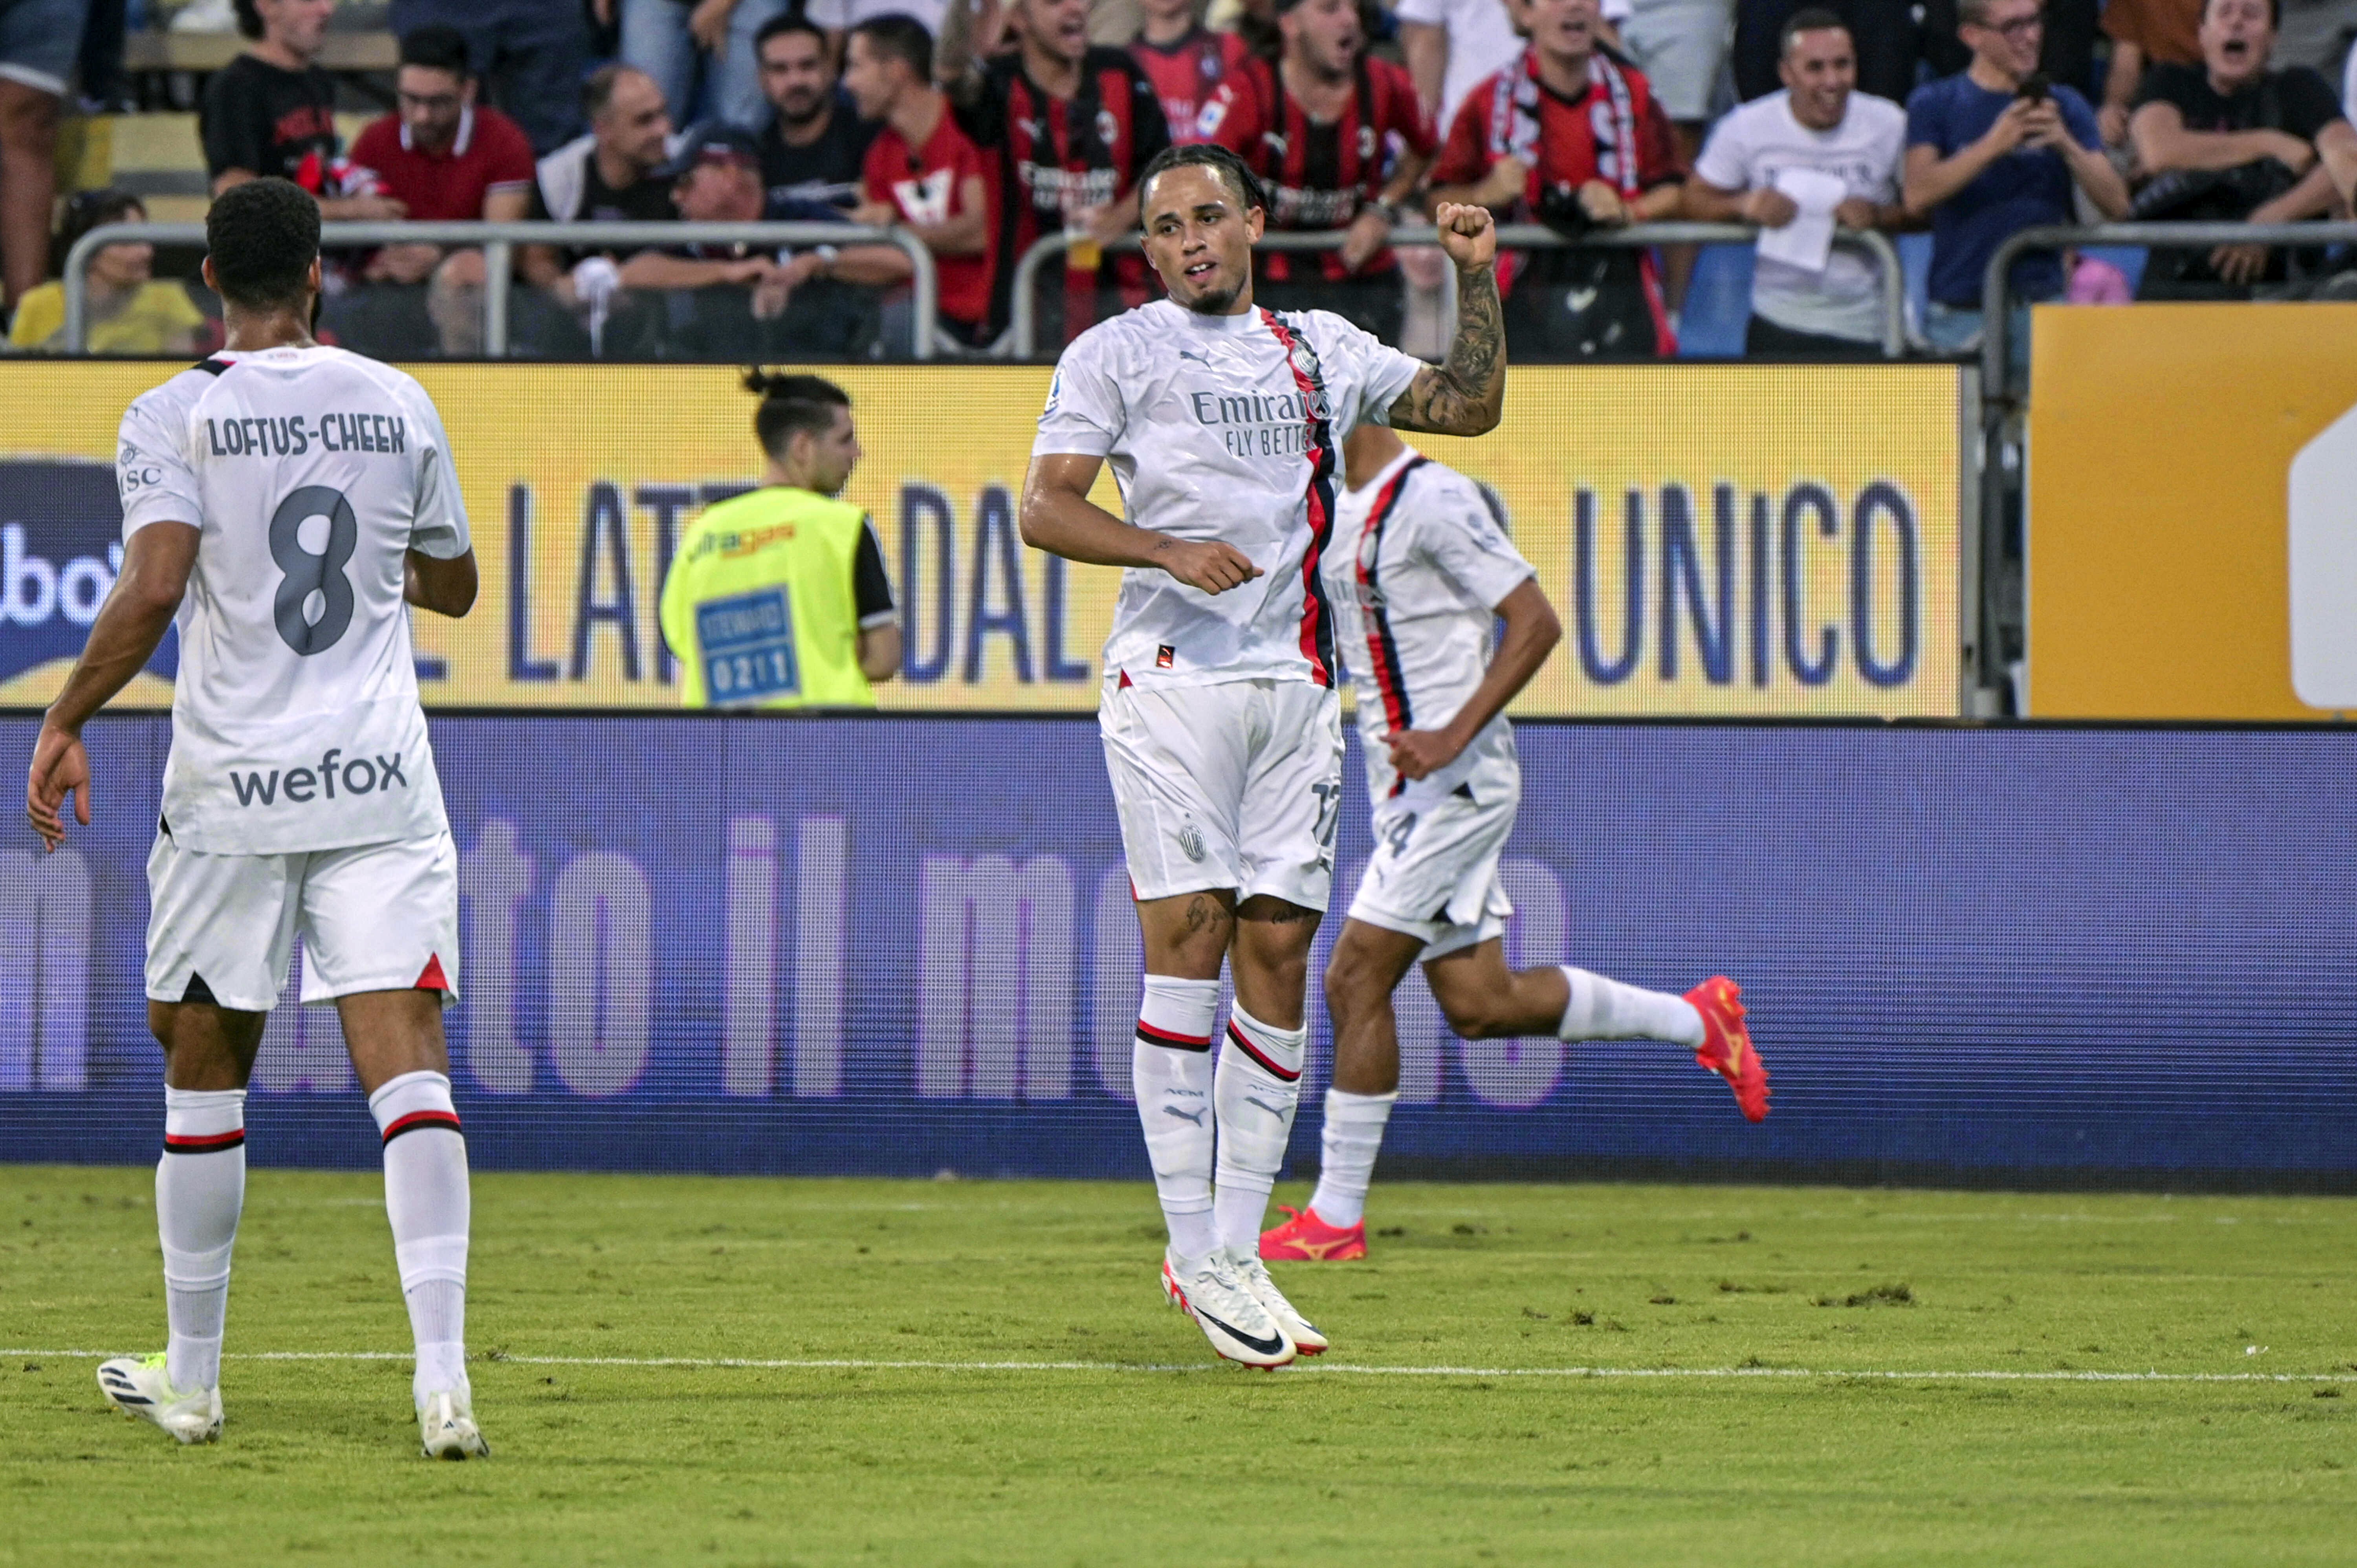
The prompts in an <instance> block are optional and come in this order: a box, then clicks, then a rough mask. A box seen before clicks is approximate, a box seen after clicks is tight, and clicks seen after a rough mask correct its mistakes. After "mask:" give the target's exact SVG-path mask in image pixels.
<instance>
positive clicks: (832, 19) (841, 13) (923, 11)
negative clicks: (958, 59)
mask: <svg viewBox="0 0 2357 1568" xmlns="http://www.w3.org/2000/svg"><path fill="white" fill-rule="evenodd" d="M949 8H950V5H949V0H810V4H809V5H807V6H805V7H804V8H803V11H802V15H804V16H808V17H809V18H810V19H811V20H812V21H813V22H816V23H817V24H818V25H819V26H820V27H825V28H829V29H830V30H832V31H834V32H844V31H845V30H847V29H849V28H852V27H857V26H858V25H859V24H860V23H862V22H864V21H866V20H867V18H868V17H870V16H892V15H895V14H897V15H899V16H914V17H915V18H917V20H919V21H920V22H922V23H923V24H925V30H926V31H927V32H929V33H931V34H932V35H933V37H935V38H940V37H941V36H942V13H943V12H945V11H947V10H948V9H949ZM977 8H978V7H977Z"/></svg>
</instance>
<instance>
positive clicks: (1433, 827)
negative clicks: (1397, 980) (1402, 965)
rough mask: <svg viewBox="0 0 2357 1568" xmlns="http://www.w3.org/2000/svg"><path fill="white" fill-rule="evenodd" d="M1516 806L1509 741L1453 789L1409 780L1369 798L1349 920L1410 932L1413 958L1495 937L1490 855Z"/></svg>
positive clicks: (1516, 770) (1518, 779)
mask: <svg viewBox="0 0 2357 1568" xmlns="http://www.w3.org/2000/svg"><path fill="white" fill-rule="evenodd" d="M1452 771H1453V770H1452ZM1522 804H1523V769H1522V766H1521V763H1520V762H1519V761H1518V760H1517V759H1516V757H1515V755H1514V752H1513V750H1512V745H1511V742H1510V743H1509V745H1508V746H1507V747H1506V748H1505V749H1504V751H1503V752H1502V754H1493V755H1491V756H1488V757H1482V758H1481V759H1480V762H1479V763H1478V764H1477V765H1476V766H1475V767H1474V768H1472V770H1471V771H1470V772H1469V773H1468V774H1466V775H1465V777H1464V779H1463V781H1462V782H1460V783H1458V785H1456V786H1455V788H1453V789H1445V790H1443V789H1432V788H1430V787H1429V785H1428V783H1427V784H1426V785H1423V786H1419V785H1417V784H1410V785H1409V786H1408V787H1407V789H1405V790H1404V791H1402V792H1401V793H1400V794H1398V795H1395V796H1393V797H1392V798H1391V799H1389V800H1378V801H1376V802H1375V809H1374V830H1375V853H1374V854H1373V856H1372V858H1371V859H1369V860H1368V862H1367V870H1366V875H1363V876H1361V878H1360V879H1359V890H1358V892H1357V893H1356V894H1355V895H1354V896H1353V897H1351V914H1350V918H1351V919H1353V920H1363V921H1365V922H1366V923H1367V924H1368V925H1371V926H1381V927H1382V928H1383V929H1385V930H1387V931H1397V932H1399V933H1400V934H1401V935H1402V936H1406V937H1414V938H1415V939H1416V940H1418V941H1421V942H1422V943H1424V952H1423V954H1422V955H1421V957H1419V959H1418V960H1417V961H1418V962H1420V963H1429V962H1431V961H1433V960H1434V959H1437V958H1445V957H1447V956H1448V954H1450V953H1453V952H1459V951H1462V950H1464V949H1466V948H1469V947H1474V946H1476V945H1478V944H1480V943H1482V942H1486V941H1489V940H1491V939H1493V938H1496V937H1501V936H1504V935H1505V934H1506V918H1507V917H1508V916H1510V915H1512V913H1513V912H1514V906H1513V904H1512V901H1511V900H1509V899H1508V898H1507V897H1506V886H1505V884H1504V883H1503V882H1502V881H1501V880H1500V879H1499V876H1498V857H1499V856H1500V855H1501V854H1504V853H1505V848H1506V840H1507V839H1508V838H1510V837H1512V834H1513V831H1514V817H1515V814H1516V813H1517V812H1518V811H1521V809H1522Z"/></svg>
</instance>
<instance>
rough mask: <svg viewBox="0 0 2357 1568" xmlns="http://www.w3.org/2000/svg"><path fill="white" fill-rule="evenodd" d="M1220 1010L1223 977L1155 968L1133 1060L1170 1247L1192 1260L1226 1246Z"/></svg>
mask: <svg viewBox="0 0 2357 1568" xmlns="http://www.w3.org/2000/svg"><path fill="white" fill-rule="evenodd" d="M1219 1015H1220V983H1219V982H1218V981H1216V980H1173V979H1171V978H1170V977H1169V976H1168V975H1161V974H1149V975H1147V976H1146V994H1145V997H1144V999H1143V1000H1141V1001H1140V1002H1139V1003H1138V1005H1137V1044H1136V1045H1135V1047H1133V1048H1132V1050H1131V1053H1130V1058H1129V1082H1130V1087H1131V1089H1132V1090H1134V1091H1135V1093H1136V1096H1137V1121H1138V1124H1139V1125H1140V1126H1141V1127H1143V1128H1145V1129H1146V1159H1147V1160H1148V1161H1150V1162H1151V1163H1152V1164H1153V1166H1154V1192H1155V1196H1156V1197H1159V1198H1160V1199H1161V1200H1162V1218H1163V1220H1164V1222H1165V1223H1166V1224H1168V1226H1169V1228H1170V1250H1171V1251H1172V1252H1174V1253H1176V1254H1177V1255H1178V1256H1179V1258H1180V1259H1182V1260H1184V1261H1185V1262H1188V1263H1189V1264H1190V1265H1191V1264H1193V1263H1197V1262H1201V1261H1202V1260H1203V1259H1204V1258H1206V1257H1208V1256H1210V1255H1211V1251H1212V1250H1213V1249H1214V1248H1216V1247H1217V1246H1218V1245H1219V1240H1218V1238H1217V1236H1216V1234H1215V1233H1214V1232H1213V1230H1212V1228H1211V1141H1212V1130H1213V1129H1212V1122H1211V1026H1212V1025H1213V1024H1214V1023H1215V1022H1216V1021H1217V1019H1218V1018H1219Z"/></svg>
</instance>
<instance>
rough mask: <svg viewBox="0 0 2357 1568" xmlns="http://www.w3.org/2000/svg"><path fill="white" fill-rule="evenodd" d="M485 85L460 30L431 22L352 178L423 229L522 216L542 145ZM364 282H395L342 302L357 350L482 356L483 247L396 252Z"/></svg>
mask: <svg viewBox="0 0 2357 1568" xmlns="http://www.w3.org/2000/svg"><path fill="white" fill-rule="evenodd" d="M476 85H477V84H476V81H475V75H474V72H473V71H472V70H469V69H468V64H467V38H466V35H465V34H463V33H461V32H459V31H458V30H457V28H455V27H420V28H418V29H417V30H416V31H414V32H413V33H410V34H409V35H408V36H406V37H405V38H403V39H402V40H401V68H400V70H398V71H397V72H396V73H395V75H394V77H393V92H394V96H395V99H396V101H397V102H398V103H399V105H400V111H399V113H394V114H387V115H385V116H384V117H383V118H382V119H380V120H377V121H374V122H372V123H371V124H370V125H369V127H368V129H366V130H364V131H362V132H361V134H360V138H359V140H357V141H355V142H354V143H353V144H352V156H351V179H352V181H353V182H355V183H356V184H359V185H361V186H364V187H366V188H370V189H373V190H375V191H377V192H379V193H380V194H382V195H384V196H388V197H391V198H393V199H394V200H396V201H398V202H400V203H401V204H402V206H403V207H404V208H405V209H407V212H408V216H409V217H410V219H412V220H415V221H419V222H428V223H431V222H466V221H469V220H481V221H483V222H486V223H514V222H518V221H520V220H522V218H523V217H524V215H525V213H526V211H527V210H529V209H530V207H531V205H532V184H533V157H532V143H531V142H530V141H529V140H527V139H526V138H525V136H524V134H523V131H522V128H521V127H520V126H518V125H517V124H516V123H515V122H514V121H512V120H511V119H509V118H508V117H507V116H506V115H504V114H502V113H500V112H499V111H498V110H496V109H493V108H490V106H489V105H485V104H479V103H478V102H476ZM429 280H430V287H429V286H425V285H429ZM361 281H363V282H365V283H369V284H375V285H393V286H391V287H382V288H374V289H366V290H362V291H360V292H358V293H356V294H352V295H343V296H340V297H339V298H337V299H336V300H334V301H333V302H332V304H331V314H334V315H335V316H336V317H338V319H337V321H336V323H335V326H336V329H337V331H338V333H339V335H340V336H341V337H342V338H343V339H344V343H345V346H346V347H347V348H352V349H359V350H360V351H361V352H362V353H371V354H385V355H398V354H405V353H416V352H421V351H424V350H425V348H426V347H427V346H428V345H430V344H433V343H438V345H439V347H440V349H441V350H442V352H444V353H446V354H479V353H480V352H482V290H483V253H482V252H480V251H478V250H473V249H468V250H461V251H446V250H444V249H443V248H442V247H440V246H438V245H387V246H385V247H384V248H383V249H382V250H381V251H378V252H375V253H374V254H373V255H371V256H370V257H369V259H368V260H367V261H366V262H365V263H363V264H362V265H361ZM428 317H430V318H431V321H432V329H431V331H430V332H426V331H424V330H422V329H423V328H425V322H426V319H427V318H428ZM413 330H414V332H415V335H416V336H418V337H420V338H425V340H426V341H425V343H420V344H416V345H412V344H411V343H409V342H408V341H406V340H404V341H402V342H400V343H398V344H395V343H393V342H385V343H382V346H380V344H379V343H378V342H377V341H375V340H374V339H375V338H376V337H377V335H378V334H379V333H381V332H385V331H391V332H395V333H398V334H400V335H401V336H402V337H403V338H404V339H406V338H408V337H410V336H411V335H412V332H413Z"/></svg>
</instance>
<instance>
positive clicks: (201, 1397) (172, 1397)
mask: <svg viewBox="0 0 2357 1568" xmlns="http://www.w3.org/2000/svg"><path fill="white" fill-rule="evenodd" d="M98 1387H99V1391H100V1392H102V1393H103V1394H105V1395H106V1402H107V1403H109V1404H111V1405H113V1407H114V1408H115V1409H117V1410H119V1411H121V1412H123V1413H124V1414H125V1415H130V1416H136V1417H138V1418H139V1419H140V1420H141V1421H152V1422H154V1423H156V1425H158V1426H160V1427H162V1428H163V1429H164V1430H165V1431H167V1432H168V1433H170V1434H172V1435H173V1437H174V1438H176V1439H178V1441H180V1442H182V1443H210V1442H211V1441H213V1439H215V1438H217V1437H219V1436H220V1435H221V1390H219V1389H199V1390H198V1391H196V1392H194V1393H182V1392H181V1391H179V1390H178V1389H175V1388H174V1387H173V1386H172V1382H171V1380H170V1379H169V1378H167V1376H165V1373H164V1352H163V1351H161V1350H158V1351H156V1353H155V1354H154V1355H153V1356H145V1357H140V1356H117V1357H116V1358H114V1359H113V1360H111V1361H101V1362H100V1363H99V1364H98Z"/></svg>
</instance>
